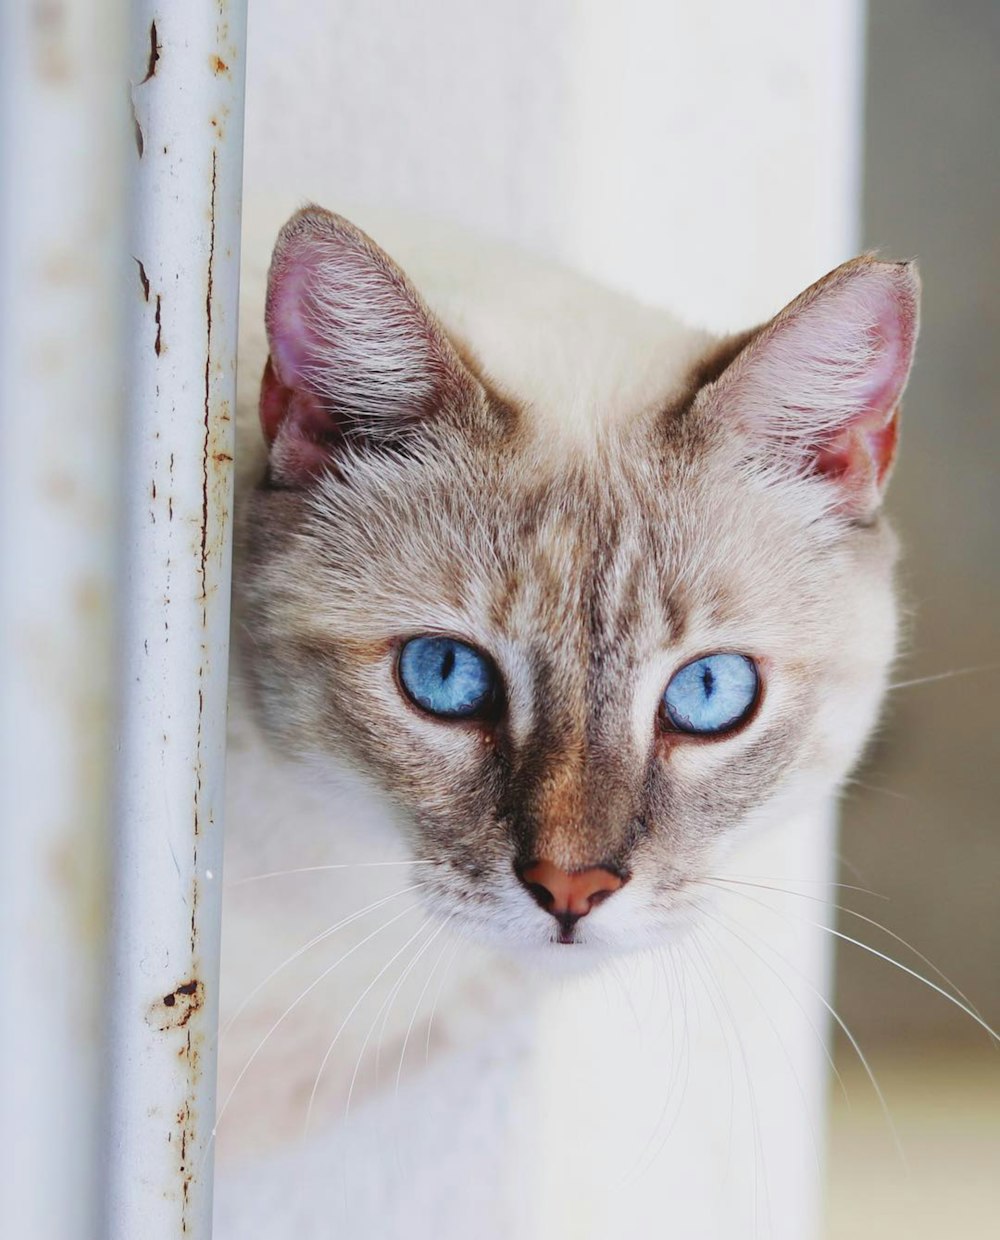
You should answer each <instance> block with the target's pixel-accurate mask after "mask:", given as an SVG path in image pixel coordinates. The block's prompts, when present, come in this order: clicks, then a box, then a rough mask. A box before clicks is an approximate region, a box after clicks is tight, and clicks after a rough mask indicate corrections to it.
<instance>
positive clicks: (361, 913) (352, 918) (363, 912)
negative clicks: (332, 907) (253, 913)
mask: <svg viewBox="0 0 1000 1240" xmlns="http://www.w3.org/2000/svg"><path fill="white" fill-rule="evenodd" d="M426 886H427V884H426V883H413V884H412V885H411V886H409V887H403V888H401V889H400V890H399V891H394V892H393V893H392V894H391V895H388V896H382V897H381V899H378V900H374V901H373V902H372V903H371V904H368V905H366V906H365V908H362V909H358V910H357V911H356V912H354V913H351V914H349V915H348V916H347V917H343V918H341V920H340V921H338V922H335V923H334V924H333V925H332V926H328V927H327V928H326V929H325V930H321V931H320V932H319V934H317V935H314V936H313V938H311V939H310V940H309V942H308V943H304V944H303V945H302V946H301V947H300V948H299V949H298V950H297V951H294V952H292V954H291V955H290V956H289V957H288V958H287V959H286V960H283V961H282V962H281V964H279V965H277V966H276V967H275V968H273V969H272V970H271V972H270V973H269V974H268V975H267V977H265V978H264V980H263V981H261V982H258V983H257V985H256V986H255V987H254V988H253V990H251V991H250V993H249V994H248V995H247V996H246V998H245V999H244V1000H243V1002H242V1003H241V1004H240V1005H239V1007H238V1008H237V1009H236V1011H235V1012H233V1014H232V1016H230V1017H229V1019H228V1020H227V1021H226V1023H225V1024H224V1025H223V1027H222V1031H221V1034H220V1037H225V1035H226V1034H227V1033H228V1032H229V1030H230V1029H231V1028H232V1026H233V1024H234V1023H235V1021H236V1020H237V1019H238V1018H239V1016H240V1015H241V1014H242V1013H243V1012H244V1011H246V1008H247V1006H248V1005H249V1004H250V1003H251V1002H252V1001H253V1000H254V998H255V997H256V996H257V995H259V994H260V992H261V991H262V990H263V989H264V987H265V986H266V985H267V984H268V983H269V982H270V981H272V980H273V979H274V978H276V977H277V976H278V974H279V973H281V972H282V970H283V969H287V968H288V966H289V965H290V964H293V963H294V962H295V961H296V960H298V959H299V957H300V956H303V955H305V953H306V952H307V951H310V950H311V949H312V948H313V947H315V946H316V945H317V943H322V942H323V940H324V939H328V938H330V936H331V935H334V934H336V933H337V931H338V930H343V929H344V928H345V927H346V926H350V925H353V923H354V922H356V921H359V920H360V919H361V918H362V917H365V916H367V915H368V914H369V913H373V912H374V911H375V910H376V909H380V908H382V907H384V906H385V905H386V904H388V903H389V902H390V901H391V900H396V899H398V898H399V897H400V896H403V895H406V894H407V893H408V892H410V891H417V890H418V889H419V888H421V887H426Z"/></svg>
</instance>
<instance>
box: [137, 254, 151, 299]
mask: <svg viewBox="0 0 1000 1240" xmlns="http://www.w3.org/2000/svg"><path fill="white" fill-rule="evenodd" d="M134 261H135V264H136V266H137V267H138V268H139V284H140V285H141V286H142V299H143V301H149V276H147V275H146V268H145V267H144V266H143V265H142V259H141V258H135V259H134Z"/></svg>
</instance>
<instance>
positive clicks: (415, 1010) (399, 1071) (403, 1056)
mask: <svg viewBox="0 0 1000 1240" xmlns="http://www.w3.org/2000/svg"><path fill="white" fill-rule="evenodd" d="M454 916H455V914H454V913H449V914H448V916H447V917H446V918H445V920H444V921H443V922H442V923H441V930H444V928H445V926H447V924H448V922H449V921H451V919H452V918H453V917H454ZM447 950H448V941H447V940H445V942H444V943H442V944H441V950H440V951H439V952H438V954H437V959H436V960H435V961H434V964H433V966H432V967H431V969H430V971H429V972H428V974H427V977H426V978H425V979H424V984H423V987H422V989H421V991H420V994H419V995H417V1001H416V1003H415V1004H414V1005H413V1015H412V1016H411V1017H410V1023H409V1024H408V1025H407V1026H406V1034H405V1035H404V1037H403V1045H402V1048H401V1050H400V1052H399V1067H398V1068H397V1069H396V1085H395V1090H394V1097H396V1098H398V1097H399V1082H400V1080H401V1079H402V1076H403V1061H404V1060H405V1059H406V1048H407V1047H408V1046H409V1044H410V1035H411V1034H412V1033H413V1026H414V1025H415V1024H416V1020H417V1013H418V1012H419V1011H420V1005H421V1003H423V1001H424V996H425V995H426V994H427V991H428V989H429V987H430V984H431V979H432V978H433V977H434V974H435V973H436V972H437V970H438V966H439V965H440V963H441V961H442V960H443V959H444V954H445V952H446V951H447Z"/></svg>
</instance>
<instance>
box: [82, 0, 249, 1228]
mask: <svg viewBox="0 0 1000 1240" xmlns="http://www.w3.org/2000/svg"><path fill="white" fill-rule="evenodd" d="M133 14H134V17H133V23H134V24H133V32H132V43H131V59H130V67H131V73H132V80H131V84H130V90H131V100H132V109H133V116H134V138H135V146H134V152H133V160H132V171H131V177H132V213H133V222H132V228H131V240H130V254H131V259H132V269H131V272H130V273H129V275H128V277H127V281H126V287H127V290H128V291H127V307H128V316H129V318H128V341H129V363H130V377H129V381H128V390H127V411H128V425H127V431H126V463H127V477H126V496H127V499H126V519H125V527H126V528H125V539H126V545H125V584H124V592H123V609H122V610H123V616H122V627H123V641H122V649H121V653H120V657H121V659H122V661H123V665H124V675H125V691H124V700H123V707H122V724H121V736H120V744H119V754H118V769H117V836H116V862H117V870H116V881H115V897H114V911H113V936H114V948H115V960H114V984H115V985H114V1006H113V1016H112V1027H111V1046H112V1073H111V1114H110V1132H109V1151H108V1152H109V1159H110V1164H111V1165H110V1170H109V1191H108V1196H107V1203H106V1217H107V1235H108V1236H109V1237H112V1238H113V1240H135V1238H136V1237H137V1236H143V1237H145V1238H147V1240H168V1238H169V1240H174V1238H175V1237H180V1236H182V1235H183V1236H185V1237H194V1238H196V1240H197V1238H198V1237H207V1236H208V1235H210V1232H211V1210H212V1191H211V1189H212V1186H211V1169H212V1157H211V1140H210V1134H211V1131H212V1124H213V1116H214V1107H215V1050H216V1021H217V1010H218V978H219V964H218V955H219V918H220V908H221V901H220V894H221V891H220V888H221V882H220V868H221V861H222V837H221V831H222V821H221V810H222V799H223V781H224V755H225V714H226V678H227V663H228V634H229V577H230V555H231V523H230V516H231V501H232V455H233V434H232V431H233V422H232V416H233V408H234V404H235V376H236V370H235V367H236V327H237V323H236V317H237V291H238V268H239V239H240V235H239V226H240V216H239V203H240V192H241V175H242V138H243V77H244V52H245V33H246V4H245V0H242V2H240V0H232V2H227V0H218V2H217V3H213V4H204V3H194V2H193V0H187V2H184V3H177V2H176V0H175V2H174V3H170V4H167V3H163V2H162V0H141V2H140V3H137V4H136V5H135V7H134V10H133Z"/></svg>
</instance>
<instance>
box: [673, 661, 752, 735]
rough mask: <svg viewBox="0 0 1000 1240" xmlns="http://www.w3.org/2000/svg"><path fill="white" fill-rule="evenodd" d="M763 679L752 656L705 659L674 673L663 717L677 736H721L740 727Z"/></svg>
mask: <svg viewBox="0 0 1000 1240" xmlns="http://www.w3.org/2000/svg"><path fill="white" fill-rule="evenodd" d="M759 692H760V675H759V673H758V671H757V665H756V663H754V661H753V659H751V658H750V657H749V655H745V654H731V653H729V652H726V651H720V652H719V653H718V654H706V655H702V657H701V658H700V659H694V660H693V661H692V662H691V663H686V664H685V665H684V666H683V667H682V668H681V669H680V671H678V672H675V673H674V675H673V677H672V678H671V681H670V683H669V684H668V685H667V688H666V690H665V692H664V694H663V713H664V715H665V716H666V721H667V723H668V724H669V725H670V726H671V727H672V728H673V729H675V730H676V731H678V732H688V733H691V734H694V735H698V736H718V735H721V734H722V733H725V732H730V731H732V729H733V728H735V727H737V726H738V725H739V724H741V723H742V722H743V721H744V719H746V718H747V717H748V716H749V715H750V713H751V712H752V710H753V708H754V706H755V705H756V704H757V698H758V695H759Z"/></svg>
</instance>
